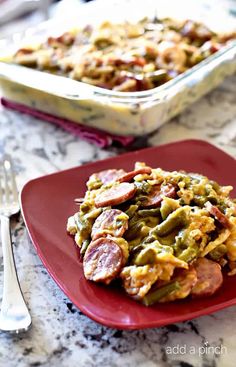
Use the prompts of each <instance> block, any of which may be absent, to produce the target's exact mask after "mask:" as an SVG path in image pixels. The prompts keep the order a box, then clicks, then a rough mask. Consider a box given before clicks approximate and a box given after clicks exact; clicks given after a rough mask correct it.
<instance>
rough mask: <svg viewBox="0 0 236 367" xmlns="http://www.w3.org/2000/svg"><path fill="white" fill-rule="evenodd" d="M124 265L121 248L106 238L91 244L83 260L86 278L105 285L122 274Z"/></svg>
mask: <svg viewBox="0 0 236 367" xmlns="http://www.w3.org/2000/svg"><path fill="white" fill-rule="evenodd" d="M122 265H123V253H122V250H121V248H120V246H119V245H118V244H116V243H115V242H114V241H112V240H111V239H108V238H105V237H103V238H99V239H98V240H96V241H92V242H91V243H90V245H89V246H88V248H87V250H86V253H85V256H84V260H83V267H84V275H85V278H86V279H89V280H93V281H94V282H102V283H105V284H109V283H110V282H111V281H112V280H113V279H114V278H115V277H116V276H117V275H118V274H119V273H120V271H121V268H122Z"/></svg>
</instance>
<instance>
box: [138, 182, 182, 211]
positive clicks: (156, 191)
mask: <svg viewBox="0 0 236 367" xmlns="http://www.w3.org/2000/svg"><path fill="white" fill-rule="evenodd" d="M165 196H166V197H168V198H175V197H176V191H175V187H174V186H173V185H171V184H167V185H165V186H162V187H160V186H159V185H155V186H154V187H153V189H152V191H151V193H150V194H149V196H148V197H147V200H145V201H143V202H142V207H144V208H155V207H158V206H160V205H161V202H162V199H163V197H165Z"/></svg>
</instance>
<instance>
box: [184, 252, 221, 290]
mask: <svg viewBox="0 0 236 367" xmlns="http://www.w3.org/2000/svg"><path fill="white" fill-rule="evenodd" d="M193 266H194V268H195V269H196V271H197V283H196V284H195V286H194V287H193V289H192V291H191V294H192V296H193V297H207V296H211V295H212V294H213V293H215V292H216V291H217V289H218V288H220V286H221V284H222V282H223V276H222V272H221V267H220V265H219V264H217V263H216V262H214V261H212V260H209V259H206V258H205V257H201V258H198V259H197V261H196V262H195V263H194V265H193Z"/></svg>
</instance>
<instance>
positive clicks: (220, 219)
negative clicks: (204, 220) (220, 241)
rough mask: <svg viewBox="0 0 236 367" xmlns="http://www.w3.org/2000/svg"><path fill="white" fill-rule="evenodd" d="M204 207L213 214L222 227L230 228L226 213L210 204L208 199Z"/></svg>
mask: <svg viewBox="0 0 236 367" xmlns="http://www.w3.org/2000/svg"><path fill="white" fill-rule="evenodd" d="M205 207H206V209H207V210H208V212H209V213H210V214H211V215H213V217H214V218H215V219H216V220H218V222H220V223H221V224H222V226H223V227H225V228H230V227H231V224H230V221H229V219H228V218H227V217H226V215H224V214H223V213H222V212H221V211H220V209H218V208H217V206H215V205H212V204H211V203H210V202H209V201H207V202H206V204H205Z"/></svg>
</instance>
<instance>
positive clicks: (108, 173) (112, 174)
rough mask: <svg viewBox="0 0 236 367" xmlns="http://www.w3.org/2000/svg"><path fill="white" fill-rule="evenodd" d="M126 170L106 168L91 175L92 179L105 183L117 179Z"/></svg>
mask: <svg viewBox="0 0 236 367" xmlns="http://www.w3.org/2000/svg"><path fill="white" fill-rule="evenodd" d="M125 174H126V172H125V171H124V170H123V169H106V170H104V171H100V172H97V173H94V174H92V175H91V176H90V177H89V181H90V180H100V181H101V182H102V183H103V184H108V183H110V182H114V181H116V180H117V179H118V178H119V177H121V176H123V175H125Z"/></svg>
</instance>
